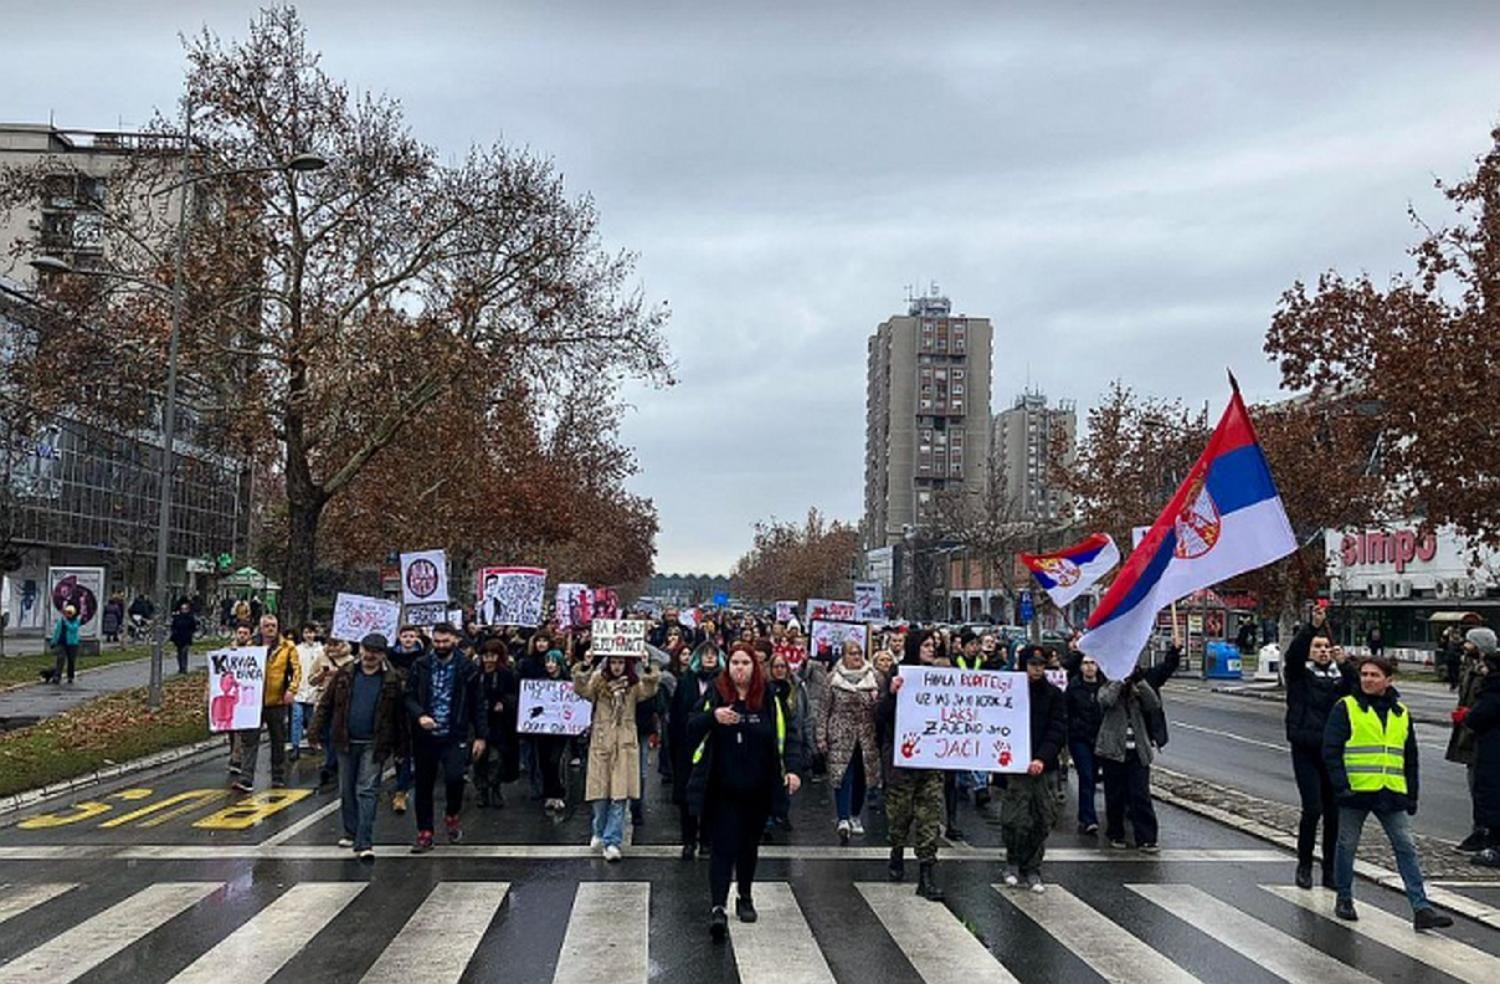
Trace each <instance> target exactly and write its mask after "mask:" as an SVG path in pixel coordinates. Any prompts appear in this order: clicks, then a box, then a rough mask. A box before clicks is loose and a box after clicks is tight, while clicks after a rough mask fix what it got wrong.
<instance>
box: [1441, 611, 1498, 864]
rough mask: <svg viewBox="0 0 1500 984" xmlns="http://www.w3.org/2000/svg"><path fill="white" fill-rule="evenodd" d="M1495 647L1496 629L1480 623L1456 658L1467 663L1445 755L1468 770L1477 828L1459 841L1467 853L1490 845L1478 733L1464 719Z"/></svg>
mask: <svg viewBox="0 0 1500 984" xmlns="http://www.w3.org/2000/svg"><path fill="white" fill-rule="evenodd" d="M1495 649H1496V640H1495V630H1494V629H1490V628H1485V627H1483V626H1480V627H1478V628H1473V629H1470V630H1469V631H1468V634H1467V635H1466V636H1465V637H1464V641H1463V644H1462V653H1463V655H1462V656H1461V657H1455V658H1456V659H1461V660H1462V661H1463V666H1462V669H1461V670H1460V671H1459V676H1458V705H1457V706H1456V707H1454V709H1453V733H1452V734H1451V735H1449V737H1448V750H1447V752H1445V753H1444V756H1443V757H1444V758H1446V759H1447V760H1448V761H1449V762H1458V763H1460V764H1461V765H1463V766H1464V769H1465V770H1466V772H1467V779H1468V787H1469V801H1470V806H1471V813H1472V817H1473V827H1472V829H1471V830H1470V832H1469V836H1467V837H1465V838H1464V839H1463V840H1462V841H1461V842H1459V845H1458V850H1460V851H1462V852H1464V853H1472V852H1474V851H1481V850H1483V849H1484V848H1485V847H1487V846H1488V845H1489V840H1488V838H1487V836H1486V832H1485V827H1486V824H1485V823H1484V822H1483V821H1482V820H1481V819H1480V810H1479V797H1478V795H1477V794H1476V793H1475V790H1474V786H1475V783H1476V781H1477V770H1476V768H1475V765H1474V758H1475V739H1476V735H1475V734H1474V731H1473V730H1472V729H1471V728H1469V727H1466V726H1465V721H1464V719H1465V716H1466V715H1467V714H1468V712H1469V711H1471V710H1473V708H1474V705H1475V704H1476V703H1478V701H1479V692H1480V689H1481V688H1482V687H1483V686H1484V683H1485V679H1486V672H1485V671H1486V665H1485V660H1486V659H1487V657H1489V655H1490V654H1492V653H1494V652H1495Z"/></svg>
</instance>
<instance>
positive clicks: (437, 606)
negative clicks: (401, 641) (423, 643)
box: [386, 601, 463, 638]
mask: <svg viewBox="0 0 1500 984" xmlns="http://www.w3.org/2000/svg"><path fill="white" fill-rule="evenodd" d="M462 617H463V613H462V612H460V613H459V618H462ZM448 621H452V620H451V619H450V618H449V617H448V603H447V602H446V601H436V602H433V603H432V604H430V605H407V606H406V624H407V625H437V624H438V623H439V622H448ZM386 638H390V637H389V636H387V637H386Z"/></svg>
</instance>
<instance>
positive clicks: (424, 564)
mask: <svg viewBox="0 0 1500 984" xmlns="http://www.w3.org/2000/svg"><path fill="white" fill-rule="evenodd" d="M401 600H402V602H404V603H405V604H408V605H422V604H428V603H430V602H437V601H447V600H448V555H447V554H446V553H444V552H443V551H441V550H421V551H417V552H415V553H404V554H402V555H401Z"/></svg>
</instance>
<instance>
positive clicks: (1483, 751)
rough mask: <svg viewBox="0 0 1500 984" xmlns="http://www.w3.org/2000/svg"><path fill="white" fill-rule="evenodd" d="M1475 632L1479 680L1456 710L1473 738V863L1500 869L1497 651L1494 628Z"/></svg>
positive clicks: (1499, 655)
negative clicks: (1476, 839) (1470, 698)
mask: <svg viewBox="0 0 1500 984" xmlns="http://www.w3.org/2000/svg"><path fill="white" fill-rule="evenodd" d="M1478 631H1479V630H1478V629H1470V630H1469V641H1470V642H1471V643H1472V644H1473V645H1475V646H1476V647H1477V648H1478V649H1479V650H1480V651H1481V652H1482V653H1483V654H1484V655H1483V657H1482V658H1481V659H1480V660H1479V670H1478V671H1477V672H1475V673H1474V674H1473V675H1474V676H1475V677H1476V678H1477V681H1478V682H1477V683H1476V684H1475V688H1474V689H1475V690H1476V694H1475V697H1474V703H1473V706H1472V707H1469V708H1462V707H1461V708H1460V709H1459V711H1458V712H1456V713H1459V715H1460V716H1459V718H1458V727H1460V728H1462V729H1463V730H1465V731H1467V732H1468V733H1469V735H1470V736H1471V738H1472V739H1473V741H1472V745H1471V748H1472V751H1473V760H1472V762H1471V763H1470V765H1469V777H1470V785H1469V791H1470V793H1471V794H1472V795H1473V797H1474V824H1475V830H1476V832H1477V833H1478V834H1479V835H1480V836H1481V837H1482V838H1483V843H1482V844H1481V845H1480V850H1479V851H1478V853H1476V854H1475V855H1474V863H1475V864H1478V865H1483V866H1484V867H1486V868H1500V652H1496V647H1495V634H1494V632H1493V631H1491V630H1489V629H1485V630H1484V631H1486V632H1489V636H1488V637H1487V638H1486V637H1484V636H1480V637H1478V638H1475V636H1474V633H1475V632H1478ZM1467 843H1468V841H1465V844H1467Z"/></svg>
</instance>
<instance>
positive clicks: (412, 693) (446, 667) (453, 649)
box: [406, 622, 489, 854]
mask: <svg viewBox="0 0 1500 984" xmlns="http://www.w3.org/2000/svg"><path fill="white" fill-rule="evenodd" d="M483 700H484V688H483V687H482V686H481V685H480V682H479V668H478V667H477V666H475V665H474V664H473V663H472V662H470V661H469V660H467V659H465V658H464V657H463V656H462V655H460V654H459V652H458V629H456V628H454V627H453V626H452V625H451V624H450V623H448V622H442V623H439V624H438V625H435V626H433V629H432V652H430V653H427V654H426V655H423V656H419V657H417V659H416V661H415V662H414V663H412V665H411V672H410V673H408V674H407V676H406V710H407V713H408V714H410V715H411V718H412V722H413V724H414V727H413V728H412V735H413V738H412V755H413V757H414V759H415V760H416V761H415V764H416V787H417V840H416V843H414V844H413V845H412V848H411V852H412V853H413V854H425V853H427V852H428V851H430V850H432V807H433V802H432V787H433V784H434V783H435V782H437V776H438V771H439V770H440V769H441V770H442V773H443V786H444V793H445V796H444V803H443V806H444V809H443V820H444V824H445V826H446V827H447V830H448V843H450V844H457V843H458V842H459V841H461V840H463V836H464V832H463V827H462V826H461V825H460V824H459V822H458V814H459V811H460V810H462V809H463V805H464V779H465V773H466V772H467V771H468V769H467V766H468V764H469V758H470V757H471V755H472V757H474V758H480V757H482V756H483V755H484V748H485V740H486V739H487V738H488V737H489V729H488V723H489V715H487V714H486V713H485V709H484V705H483ZM471 730H472V732H473V735H474V742H473V745H472V746H468V745H467V743H468V740H469V733H470V731H471Z"/></svg>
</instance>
